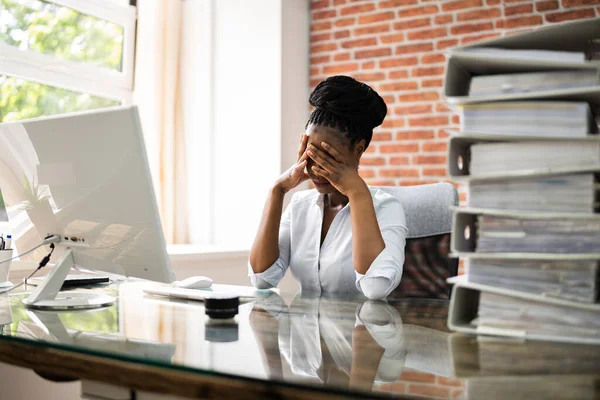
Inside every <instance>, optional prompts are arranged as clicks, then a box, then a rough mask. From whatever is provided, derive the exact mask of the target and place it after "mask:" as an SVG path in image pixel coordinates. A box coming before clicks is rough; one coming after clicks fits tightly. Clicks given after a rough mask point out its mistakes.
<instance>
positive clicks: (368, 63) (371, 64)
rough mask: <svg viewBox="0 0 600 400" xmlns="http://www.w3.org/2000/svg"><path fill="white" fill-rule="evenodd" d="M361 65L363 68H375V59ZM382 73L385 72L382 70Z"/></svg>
mask: <svg viewBox="0 0 600 400" xmlns="http://www.w3.org/2000/svg"><path fill="white" fill-rule="evenodd" d="M361 67H362V69H373V68H375V61H367V62H364V63H362V65H361ZM382 74H383V72H382ZM384 76H385V74H384Z"/></svg>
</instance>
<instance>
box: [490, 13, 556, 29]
mask: <svg viewBox="0 0 600 400" xmlns="http://www.w3.org/2000/svg"><path fill="white" fill-rule="evenodd" d="M546 19H548V16H546ZM541 24H542V17H540V16H539V15H532V16H529V17H518V18H511V19H503V20H500V21H497V22H496V28H500V29H513V28H519V27H523V26H534V25H541Z"/></svg>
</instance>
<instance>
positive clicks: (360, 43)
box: [342, 38, 377, 49]
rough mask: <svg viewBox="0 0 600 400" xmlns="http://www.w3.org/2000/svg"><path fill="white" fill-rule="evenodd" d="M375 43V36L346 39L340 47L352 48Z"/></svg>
mask: <svg viewBox="0 0 600 400" xmlns="http://www.w3.org/2000/svg"><path fill="white" fill-rule="evenodd" d="M375 45H377V39H375V38H364V39H355V40H346V41H343V42H342V48H344V49H352V48H354V47H364V46H375Z"/></svg>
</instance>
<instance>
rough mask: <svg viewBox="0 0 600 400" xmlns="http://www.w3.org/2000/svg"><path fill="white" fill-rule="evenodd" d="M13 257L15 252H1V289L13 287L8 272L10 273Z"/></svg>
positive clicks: (10, 250)
mask: <svg viewBox="0 0 600 400" xmlns="http://www.w3.org/2000/svg"><path fill="white" fill-rule="evenodd" d="M12 257H13V250H12V249H9V250H0V289H1V288H6V287H11V286H12V283H10V282H9V281H8V272H9V271H10V264H11V261H6V262H4V261H5V260H10V259H11V258H12Z"/></svg>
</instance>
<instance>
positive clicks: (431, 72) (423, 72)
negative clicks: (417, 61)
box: [412, 66, 444, 76]
mask: <svg viewBox="0 0 600 400" xmlns="http://www.w3.org/2000/svg"><path fill="white" fill-rule="evenodd" d="M443 73H444V67H443V66H439V67H418V68H413V70H412V76H437V75H442V74H443Z"/></svg>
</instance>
